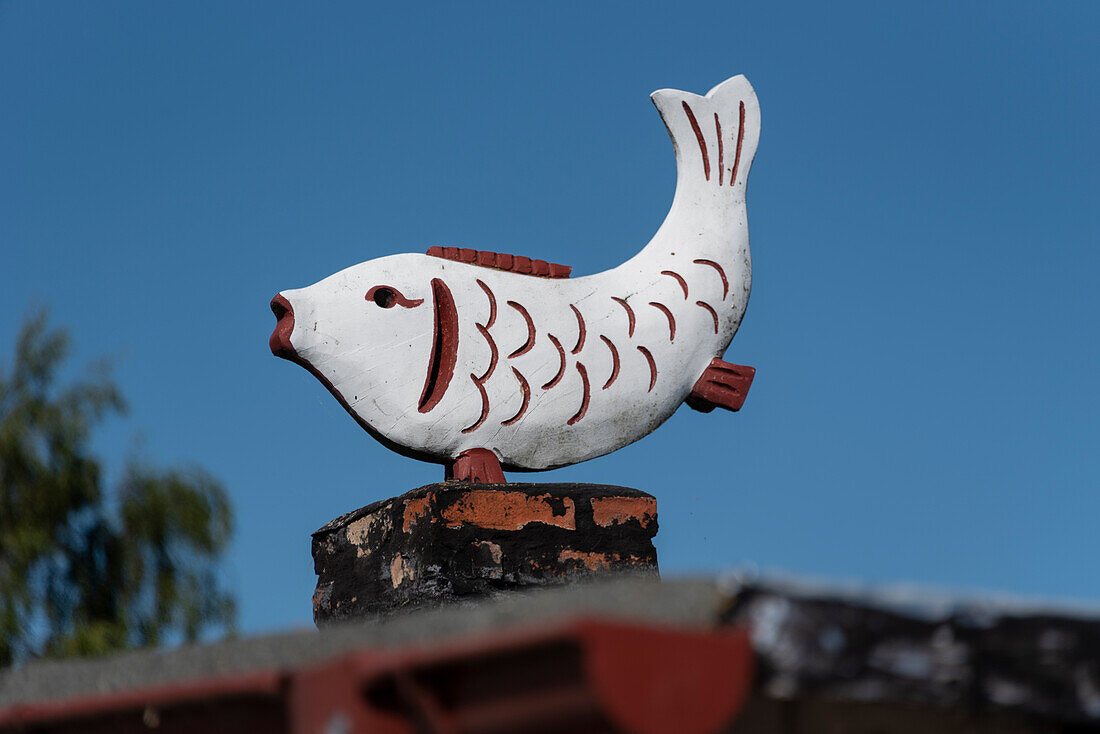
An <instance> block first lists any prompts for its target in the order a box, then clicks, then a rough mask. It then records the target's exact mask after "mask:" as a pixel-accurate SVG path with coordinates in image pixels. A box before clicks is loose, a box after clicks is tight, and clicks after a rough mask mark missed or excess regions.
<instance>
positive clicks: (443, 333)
mask: <svg viewBox="0 0 1100 734" xmlns="http://www.w3.org/2000/svg"><path fill="white" fill-rule="evenodd" d="M432 296H433V299H434V305H435V319H434V320H433V327H434V332H435V334H434V338H433V340H432V355H431V358H430V359H429V360H428V376H427V377H426V378H425V380H424V391H423V392H422V393H421V394H420V404H419V405H418V406H417V409H418V410H419V411H420V412H421V413H427V412H428V411H430V410H431V409H432V408H434V407H435V406H436V405H438V404H439V401H440V400H442V399H443V393H445V392H446V391H447V387H448V386H449V385H450V384H451V377H452V376H453V375H454V370H455V363H456V362H457V361H458V311H457V310H456V309H455V299H454V297H453V296H451V289H450V288H448V287H447V284H446V283H444V282H443V281H442V280H440V279H439V278H432Z"/></svg>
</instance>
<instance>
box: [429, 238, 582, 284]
mask: <svg viewBox="0 0 1100 734" xmlns="http://www.w3.org/2000/svg"><path fill="white" fill-rule="evenodd" d="M427 254H428V255H431V256H432V257H441V258H443V259H444V260H454V261H455V262H460V263H468V264H470V265H481V266H482V267H486V268H493V269H494V270H505V271H507V272H509V273H518V274H520V275H534V276H536V277H539V278H568V277H569V274H570V273H571V272H573V268H572V267H570V266H569V265H559V264H558V263H548V262H546V261H545V260H535V259H532V258H529V257H523V256H522V255H506V254H504V253H502V252H489V251H488V250H470V249H468V248H465V247H440V246H438V245H435V246H433V247H429V248H428V252H427Z"/></svg>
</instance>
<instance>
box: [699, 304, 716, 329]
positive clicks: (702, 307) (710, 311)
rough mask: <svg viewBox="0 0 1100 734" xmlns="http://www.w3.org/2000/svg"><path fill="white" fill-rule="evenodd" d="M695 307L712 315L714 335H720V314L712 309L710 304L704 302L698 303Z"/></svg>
mask: <svg viewBox="0 0 1100 734" xmlns="http://www.w3.org/2000/svg"><path fill="white" fill-rule="evenodd" d="M695 305H696V306H698V307H699V308H701V309H703V310H704V311H706V312H707V313H709V314H710V317H711V318H712V319H714V333H715V334H717V333H718V312H717V311H715V310H714V309H713V308H711V306H710V304H709V303H703V302H702V301H696V302H695Z"/></svg>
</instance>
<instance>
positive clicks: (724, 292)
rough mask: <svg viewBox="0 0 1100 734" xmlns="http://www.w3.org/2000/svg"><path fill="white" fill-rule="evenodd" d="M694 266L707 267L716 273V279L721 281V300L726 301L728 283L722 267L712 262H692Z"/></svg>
mask: <svg viewBox="0 0 1100 734" xmlns="http://www.w3.org/2000/svg"><path fill="white" fill-rule="evenodd" d="M692 262H693V263H695V264H696V265H708V266H710V267H712V268H714V269H715V270H717V271H718V277H719V278H721V279H722V300H723V301H724V300H726V296H727V295H729V292H730V282H729V281H728V280H727V279H726V271H725V270H723V269H722V266H721V265H719V264H718V263H716V262H714V261H713V260H692Z"/></svg>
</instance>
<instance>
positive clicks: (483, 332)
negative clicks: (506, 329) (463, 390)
mask: <svg viewBox="0 0 1100 734" xmlns="http://www.w3.org/2000/svg"><path fill="white" fill-rule="evenodd" d="M474 326H476V327H477V330H478V331H480V332H481V335H482V336H483V337H485V341H486V342H488V343H489V349H491V350H492V353H493V354H492V357H490V359H489V369H487V370H485V374H484V375H482V376H481V377H478V378H476V379H477V381H478V382H481V383H484V382H485V381H486V380H488V379H489V378H490V377H491V376H492V374H493V370H495V369H496V368H497V359H498V358H499V356H500V355H499V353H498V352H497V343H496V341H494V340H493V337H492V336H490V334H489V329H488V328H487V327H485V326H482V325H481V324H474Z"/></svg>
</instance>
